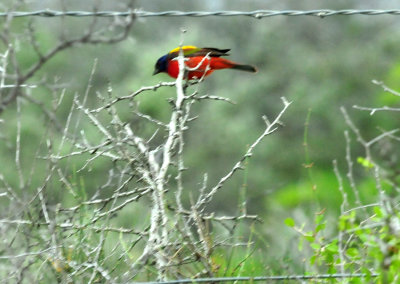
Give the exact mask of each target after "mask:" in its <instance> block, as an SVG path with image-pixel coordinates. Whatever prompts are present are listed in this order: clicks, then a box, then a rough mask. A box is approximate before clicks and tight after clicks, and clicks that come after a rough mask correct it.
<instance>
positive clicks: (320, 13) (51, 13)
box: [0, 9, 400, 19]
mask: <svg viewBox="0 0 400 284" xmlns="http://www.w3.org/2000/svg"><path fill="white" fill-rule="evenodd" d="M130 15H133V16H135V17H139V18H146V17H210V16H223V17H237V16H247V17H253V18H256V19H262V18H266V17H273V16H316V17H320V18H324V17H328V16H336V15H342V16H352V15H365V16H377V15H400V10H399V9H390V10H374V9H368V10H354V9H346V10H330V9H320V10H308V11H301V10H255V11H248V12H246V11H189V12H185V11H163V12H149V11H141V10H129V11H93V12H89V11H55V10H49V9H46V10H38V11H30V12H27V11H9V12H0V17H31V16H37V17H126V16H130Z"/></svg>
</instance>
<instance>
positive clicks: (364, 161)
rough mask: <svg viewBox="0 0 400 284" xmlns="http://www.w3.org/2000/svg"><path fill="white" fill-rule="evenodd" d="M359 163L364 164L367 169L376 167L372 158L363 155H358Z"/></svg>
mask: <svg viewBox="0 0 400 284" xmlns="http://www.w3.org/2000/svg"><path fill="white" fill-rule="evenodd" d="M357 163H359V164H360V165H361V166H363V167H364V168H367V169H371V168H373V167H374V164H373V163H372V162H371V161H370V160H368V159H366V158H363V157H358V158H357Z"/></svg>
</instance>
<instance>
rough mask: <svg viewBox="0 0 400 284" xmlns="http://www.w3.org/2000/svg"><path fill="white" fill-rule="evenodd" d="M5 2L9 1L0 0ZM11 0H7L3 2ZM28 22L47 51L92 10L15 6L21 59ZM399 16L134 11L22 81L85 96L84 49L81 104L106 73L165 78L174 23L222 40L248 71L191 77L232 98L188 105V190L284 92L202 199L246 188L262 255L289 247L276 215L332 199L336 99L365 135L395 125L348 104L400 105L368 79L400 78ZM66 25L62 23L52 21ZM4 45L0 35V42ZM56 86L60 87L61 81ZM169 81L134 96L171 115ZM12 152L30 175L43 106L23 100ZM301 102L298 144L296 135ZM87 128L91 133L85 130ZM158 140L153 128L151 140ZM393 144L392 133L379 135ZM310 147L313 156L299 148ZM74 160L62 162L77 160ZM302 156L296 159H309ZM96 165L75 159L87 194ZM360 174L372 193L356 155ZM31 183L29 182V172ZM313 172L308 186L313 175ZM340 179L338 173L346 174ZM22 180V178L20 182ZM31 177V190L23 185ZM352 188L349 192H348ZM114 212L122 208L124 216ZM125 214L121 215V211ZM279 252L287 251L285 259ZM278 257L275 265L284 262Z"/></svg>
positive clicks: (216, 169) (4, 158)
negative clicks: (240, 166)
mask: <svg viewBox="0 0 400 284" xmlns="http://www.w3.org/2000/svg"><path fill="white" fill-rule="evenodd" d="M124 3H125V2H124V1H65V2H64V4H63V5H64V6H65V8H66V9H67V10H91V9H93V7H95V6H96V7H97V9H98V10H121V9H123V8H124V7H125V5H124ZM395 3H396V1H384V2H382V1H380V2H377V1H297V2H294V1H260V0H258V1H255V0H254V1H249V0H246V1H245V0H208V1H172V0H170V1H155V0H154V1H148V0H142V1H139V0H138V1H136V2H135V8H137V9H141V10H144V11H166V10H180V11H193V10H202V11H215V10H245V11H250V10H257V9H271V10H285V9H299V10H310V9H320V8H323V9H390V8H396V7H395ZM2 5H3V6H4V7H7V4H2ZM10 7H11V6H9V7H8V8H10ZM19 8H20V9H22V8H23V10H36V9H42V8H50V9H60V2H59V1H30V2H29V3H28V4H26V5H25V6H22V7H21V6H19ZM30 21H33V24H34V26H35V27H36V36H37V38H38V43H39V47H40V49H41V50H43V51H46V50H49V49H50V48H51V47H52V46H53V45H54V44H55V43H57V42H58V40H59V38H60V37H61V35H62V34H64V36H66V37H71V36H74V35H79V34H81V32H82V30H84V29H86V28H87V27H88V25H89V24H90V19H89V18H66V19H64V20H63V21H62V20H61V19H59V18H35V19H26V18H20V19H14V20H13V24H12V29H13V33H14V34H15V46H16V47H17V49H18V53H17V58H18V60H19V61H20V64H21V65H22V66H29V65H30V64H31V63H32V62H34V61H35V60H36V57H35V54H34V53H33V52H32V49H31V48H26V46H29V41H28V39H27V38H26V36H24V35H25V34H24V30H25V28H26V26H27V25H28V23H29V22H30ZM109 22H110V19H104V18H101V19H99V20H98V23H97V24H98V25H99V26H102V25H104V26H107V25H108V24H109ZM399 24H400V17H398V16H391V15H381V16H362V15H356V16H332V17H326V18H323V19H321V18H318V17H309V16H299V17H285V16H277V17H270V18H264V19H260V20H258V19H253V18H248V17H206V18H189V17H177V18H174V17H151V18H139V19H137V20H136V21H135V23H134V25H133V29H132V31H131V32H130V35H129V37H128V39H127V40H125V41H123V42H120V43H118V44H115V45H93V46H85V45H82V46H77V47H74V48H72V49H68V50H66V51H65V52H62V53H60V54H59V55H57V57H56V58H54V59H53V60H52V61H50V62H48V63H47V64H46V65H45V66H44V68H43V69H42V70H41V71H40V72H39V73H38V74H37V75H36V76H35V77H34V78H32V79H31V80H30V81H29V84H37V83H38V82H40V81H41V80H42V79H43V78H45V79H46V80H47V82H49V84H48V87H44V86H40V87H37V88H34V89H31V90H30V92H31V94H32V96H33V97H34V98H35V99H37V100H39V101H41V102H43V103H44V104H45V105H51V102H52V101H53V97H52V94H51V91H50V89H51V88H52V87H54V85H59V86H62V87H65V88H66V92H65V97H66V101H69V102H71V101H72V97H73V96H74V94H75V93H79V94H80V95H83V93H84V92H85V89H86V86H87V82H88V78H89V75H90V73H91V70H92V66H93V64H94V61H95V60H96V59H97V68H96V72H95V75H94V80H93V88H92V90H91V91H90V95H89V105H91V106H96V105H98V102H97V97H96V95H95V92H96V91H99V92H101V93H106V90H107V86H108V84H110V85H111V86H112V88H113V95H115V96H123V95H127V94H129V93H130V92H132V91H135V90H137V89H139V88H140V87H142V86H151V85H154V84H157V83H159V82H160V81H172V79H170V78H169V77H168V76H167V75H165V74H159V75H157V76H152V75H151V74H152V71H153V68H154V64H155V62H156V60H157V59H158V58H159V57H160V56H161V55H163V54H165V53H166V52H167V51H169V50H171V49H172V48H175V47H177V46H178V45H179V43H180V40H181V37H182V35H181V32H180V30H181V28H184V29H185V30H186V31H187V32H186V33H185V35H184V44H187V45H196V46H204V47H217V48H231V59H233V60H235V61H237V62H242V63H247V64H253V65H256V66H257V67H258V70H259V71H258V73H257V74H248V73H244V72H236V71H232V70H223V71H219V72H215V74H213V76H211V77H209V78H208V79H207V80H205V82H204V83H202V84H201V86H200V89H199V90H200V94H210V95H217V96H223V97H227V98H230V99H231V100H233V101H235V102H236V105H231V104H227V103H223V102H215V101H204V102H201V103H198V104H196V105H195V107H194V110H193V114H194V115H198V116H199V118H198V119H197V120H195V121H194V122H192V123H191V124H190V129H189V130H188V131H187V133H186V135H187V136H186V147H187V148H186V150H185V155H186V166H187V167H188V168H189V170H188V171H187V172H186V173H185V178H184V179H185V183H186V190H188V191H191V190H192V191H194V195H195V191H196V190H198V189H199V188H200V187H201V182H202V178H203V175H204V174H205V173H208V176H209V185H210V186H211V185H214V184H215V183H216V182H217V181H218V180H219V178H220V177H222V176H223V175H224V174H226V173H227V172H228V171H229V170H230V169H231V167H232V166H233V165H234V163H235V162H236V161H237V160H238V159H239V158H240V157H241V156H242V155H243V154H244V153H245V151H246V149H247V147H248V145H249V144H251V143H253V141H254V140H255V139H256V138H257V137H258V135H260V134H261V133H262V132H263V130H264V122H263V120H262V118H261V117H262V115H267V116H268V117H269V118H271V119H272V118H274V117H275V116H276V115H277V114H278V113H279V111H280V110H281V109H282V107H283V104H282V102H281V99H280V97H282V96H284V97H286V98H287V100H289V101H292V102H293V104H292V105H291V107H290V108H289V110H288V111H287V113H286V114H285V115H284V117H283V119H282V123H283V124H284V127H282V128H280V129H279V130H278V131H277V132H276V133H274V134H273V135H271V136H269V137H267V138H266V139H265V140H264V141H263V142H262V143H261V144H260V145H259V146H258V147H257V148H256V151H255V154H254V156H253V157H252V158H251V159H250V160H249V161H248V164H247V166H246V171H244V172H240V173H239V174H237V175H236V176H235V178H233V179H232V180H231V181H229V182H228V183H227V184H226V186H225V187H224V188H223V190H221V191H220V192H219V194H218V195H217V196H216V199H215V200H214V201H213V202H212V204H211V206H210V208H209V210H210V211H215V212H216V213H217V214H219V215H224V214H232V213H236V212H237V210H238V209H237V208H238V206H237V204H238V201H239V190H240V188H241V187H242V184H243V183H246V187H247V199H248V211H249V213H252V214H258V215H259V216H260V217H261V218H263V219H264V224H262V225H259V227H258V232H259V234H260V235H261V236H262V238H263V239H264V240H265V244H264V245H265V246H266V247H267V248H268V251H269V252H271V255H273V256H274V258H277V259H284V258H285V256H286V255H287V254H288V251H289V250H291V249H292V247H291V246H287V244H288V242H289V241H290V240H291V238H292V237H291V236H292V232H291V230H290V229H288V228H286V227H285V225H284V220H285V218H286V217H289V216H291V217H295V218H296V219H298V220H300V222H307V221H308V220H312V219H313V218H314V214H316V213H318V212H320V211H321V210H326V211H325V212H327V214H328V215H336V214H337V213H338V212H339V209H340V204H341V202H342V197H341V194H340V193H339V191H338V189H337V188H338V183H337V180H336V177H335V175H334V172H333V167H332V161H333V160H337V161H338V164H339V169H340V172H341V174H342V175H343V177H344V176H345V174H346V172H347V166H346V161H345V139H344V130H345V129H347V127H346V125H345V122H344V119H343V115H342V113H341V112H340V107H341V106H343V107H345V108H346V109H347V110H348V113H349V115H350V116H351V118H352V119H353V121H354V123H355V124H356V125H357V126H358V127H359V128H360V131H361V132H362V134H363V135H364V137H365V138H366V139H367V140H368V139H372V138H373V137H375V136H377V135H379V134H380V133H381V132H380V130H379V129H378V127H380V128H382V129H385V130H391V129H393V128H396V127H398V125H399V121H400V120H399V116H398V115H397V116H396V114H395V113H390V114H388V113H384V112H382V113H381V112H378V113H376V114H375V115H373V116H370V115H369V113H368V112H361V111H359V110H355V109H353V108H352V106H353V105H361V106H383V105H388V106H398V105H399V103H398V100H397V101H396V99H395V98H393V96H391V95H389V94H387V93H384V92H383V91H382V88H380V87H379V86H376V85H374V84H372V83H371V80H373V79H376V80H383V81H384V82H385V83H386V84H387V85H388V86H390V87H391V88H393V89H397V90H399V89H400V81H399V80H398V78H399V75H400V65H399V55H400V45H399V36H400V29H399V28H398V27H399ZM61 30H63V32H61ZM5 48H6V47H5V46H4V45H3V46H1V49H2V51H4V50H5ZM54 94H59V95H61V88H60V89H59V90H58V91H56V92H55V93H54ZM174 95H175V90H174V89H173V88H168V87H167V88H161V89H158V90H157V91H155V92H150V93H144V94H142V95H140V96H138V97H137V98H136V101H137V102H138V104H139V110H140V111H142V112H143V113H146V114H148V115H152V116H153V117H155V118H157V119H159V120H161V121H164V122H166V121H167V119H168V118H169V114H170V104H169V103H168V101H167V100H168V98H171V97H174ZM119 107H120V111H121V112H120V115H121V119H122V120H123V121H126V122H129V123H131V125H132V127H133V128H134V129H136V130H137V131H139V132H140V133H143V135H149V133H151V131H149V130H146V129H143V125H142V124H141V122H140V120H139V119H138V118H137V117H136V116H135V115H133V114H132V113H130V112H129V110H128V109H127V108H124V106H123V105H120V106H119ZM16 109H17V108H16V104H15V103H14V104H12V105H10V106H8V107H7V109H6V110H5V112H3V113H2V115H1V117H0V118H1V119H3V123H1V124H0V134H1V140H0V161H1V173H2V174H3V176H4V177H5V179H6V180H7V182H8V183H9V184H10V185H12V186H16V187H17V185H18V175H17V173H16V167H15V163H14V160H15V147H16V146H15V138H16V121H17V112H16ZM21 109H22V111H21V114H20V115H21V117H22V123H21V127H22V128H21V157H22V161H23V162H22V169H23V171H24V173H26V174H29V172H30V169H31V167H32V164H31V163H32V155H36V153H37V149H40V145H43V143H44V142H45V140H46V132H45V131H44V129H45V128H44V127H42V126H43V125H45V124H46V121H47V119H46V117H45V115H44V114H43V112H42V111H41V110H40V108H39V107H37V106H33V105H30V104H29V103H28V102H27V101H24V100H22V101H21ZM69 109H70V104H67V103H66V104H65V106H63V108H62V109H61V111H59V115H60V119H61V120H62V121H63V120H64V121H65V120H66V118H67V115H68V112H69ZM308 115H309V120H308V127H307V131H308V132H307V139H306V144H307V147H305V140H304V135H305V131H306V127H305V124H306V120H307V116H308ZM86 135H87V137H88V138H89V140H96V138H97V137H96V135H97V134H95V133H93V134H92V135H93V136H91V133H90V131H89V130H88V132H87V133H86ZM351 138H352V142H351V147H352V155H353V158H354V160H355V159H356V158H357V157H358V156H364V155H365V153H363V150H362V148H361V147H359V146H358V144H357V142H356V138H355V137H354V135H352V134H351ZM159 142H160V140H159V139H158V140H157V139H155V141H154V146H157V145H158V144H157V143H159ZM386 146H387V145H383V144H379V145H376V146H375V148H374V150H375V151H374V153H373V155H374V158H376V159H381V158H384V156H385V155H389V156H390V155H395V154H396V153H397V154H398V152H399V149H389V150H388V151H386V152H385V149H386V148H385V147H386ZM387 147H389V146H387ZM306 149H307V151H308V155H309V157H308V158H307V157H306V152H305V151H306ZM83 162H84V159H83V158H81V160H80V161H74V162H72V165H71V170H72V168H73V167H77V168H79V167H80V166H81V165H82V163H83ZM311 163H312V167H311V168H306V167H305V166H304V165H305V164H311ZM398 163H399V162H398V160H395V161H394V166H393V165H388V171H390V167H391V169H393V168H398V166H399V164H398ZM105 168H107V166H106V165H104V164H102V163H101V161H100V162H97V163H96V164H95V165H93V166H92V167H91V169H90V170H87V171H83V172H82V174H81V175H82V178H83V179H84V180H85V185H86V189H87V192H88V194H93V193H94V192H95V191H96V190H97V188H98V187H99V186H101V185H102V184H103V183H104V182H105V179H106V176H105V174H104V169H105ZM355 176H356V181H357V183H358V185H359V190H360V194H361V197H362V201H363V202H365V203H368V202H370V201H371V200H374V196H375V195H376V194H377V192H375V190H373V189H371V186H370V185H371V182H372V181H371V180H370V179H368V178H366V170H365V169H364V168H363V167H361V166H359V165H356V168H355ZM42 178H43V174H41V172H40V167H36V170H35V174H34V175H33V177H32V179H33V180H35V179H38V182H37V184H40V182H39V180H41V179H42ZM32 184H35V182H32ZM314 185H315V186H314ZM345 188H346V190H348V183H347V182H345ZM27 190H28V191H29V190H30V189H27ZM32 190H35V189H32ZM63 194H64V193H63V192H54V195H53V196H52V198H54V200H53V202H54V203H57V202H60V201H62V200H63V199H64V198H65V197H64V196H63ZM350 199H351V200H353V199H354V197H353V196H352V195H351V194H350ZM120 218H128V219H129V218H131V216H129V215H126V216H124V215H122V216H120ZM121 223H124V220H122V219H121ZM284 262H285V261H283V263H284ZM282 266H284V264H282Z"/></svg>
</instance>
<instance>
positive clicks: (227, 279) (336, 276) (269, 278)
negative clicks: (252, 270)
mask: <svg viewBox="0 0 400 284" xmlns="http://www.w3.org/2000/svg"><path fill="white" fill-rule="evenodd" d="M377 276H378V274H375V273H373V274H371V275H369V277H371V278H375V277H377ZM366 277H367V275H366V274H363V273H354V274H320V275H289V276H284V275H282V276H258V277H215V278H197V279H179V280H170V281H160V282H135V283H136V284H181V283H216V282H218V283H224V282H230V281H240V282H242V281H251V282H258V281H284V280H322V279H351V278H366Z"/></svg>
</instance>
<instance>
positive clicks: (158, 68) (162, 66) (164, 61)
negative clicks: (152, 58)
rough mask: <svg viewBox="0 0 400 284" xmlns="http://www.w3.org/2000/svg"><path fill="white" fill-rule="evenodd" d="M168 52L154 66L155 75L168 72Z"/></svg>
mask: <svg viewBox="0 0 400 284" xmlns="http://www.w3.org/2000/svg"><path fill="white" fill-rule="evenodd" d="M167 56H168V54H167V55H164V56H161V57H160V58H159V59H158V60H157V63H156V65H155V66H154V72H153V75H156V74H158V73H161V72H167V65H168V57H167Z"/></svg>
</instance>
